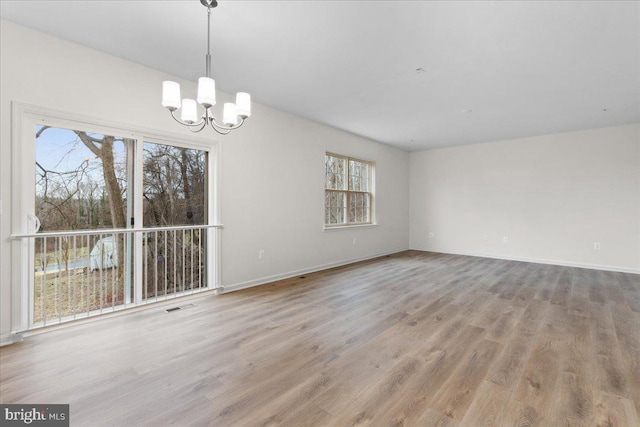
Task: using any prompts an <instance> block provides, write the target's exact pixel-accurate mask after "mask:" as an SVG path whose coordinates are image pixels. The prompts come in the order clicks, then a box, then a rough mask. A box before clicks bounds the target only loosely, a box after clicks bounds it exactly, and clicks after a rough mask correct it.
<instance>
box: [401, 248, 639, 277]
mask: <svg viewBox="0 0 640 427" xmlns="http://www.w3.org/2000/svg"><path fill="white" fill-rule="evenodd" d="M411 249H412V250H416V251H425V252H435V253H441V254H451V255H465V256H474V257H480V258H492V259H503V260H506V261H520V262H531V263H534V264H549V265H559V266H562V267H577V268H588V269H590V270H603V271H617V272H620V273H630V274H640V269H639V268H628V267H617V266H611V265H598V264H586V263H580V262H570V261H557V260H551V259H540V258H525V257H512V256H502V255H490V254H483V253H477V252H460V251H442V250H435V249H425V248H411Z"/></svg>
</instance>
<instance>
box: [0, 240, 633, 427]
mask: <svg viewBox="0 0 640 427" xmlns="http://www.w3.org/2000/svg"><path fill="white" fill-rule="evenodd" d="M639 279H640V276H638V275H633V274H625V273H618V272H608V271H597V270H586V269H578V268H569V267H560V266H551V265H541V264H527V263H522V262H516V261H504V260H497V259H486V258H479V257H466V256H458V255H449V254H437V253H431V252H420V251H407V252H403V253H399V254H394V255H391V256H385V257H381V258H377V259H373V260H368V261H364V262H360V263H355V264H351V265H347V266H342V267H336V268H332V269H329V270H325V271H320V272H315V273H310V274H305V275H300V276H297V277H292V278H290V279H286V280H281V281H278V282H274V283H270V284H267V285H263V286H259V287H255V288H250V289H244V290H241V291H238V292H233V293H227V294H223V295H218V296H214V295H203V296H199V297H195V298H192V299H191V300H190V302H193V303H194V305H195V306H194V307H193V308H191V309H189V310H184V311H178V312H174V313H173V314H169V313H167V312H166V311H165V308H166V307H159V308H153V307H152V308H150V309H148V310H145V311H139V312H135V313H131V314H126V315H122V316H119V317H113V318H109V319H102V320H96V321H94V322H89V323H86V324H78V325H72V326H68V327H65V328H60V329H57V330H55V329H54V330H52V331H50V332H47V333H42V334H37V335H33V336H30V337H28V338H27V339H26V340H25V341H24V342H21V343H17V344H15V345H11V346H7V347H2V348H0V402H2V403H33V402H40V403H68V404H70V405H71V414H72V422H71V425H78V426H83V425H88V426H114V425H127V426H129V425H131V426H136V425H153V426H159V425H193V426H215V427H219V426H234V427H236V426H241V427H244V426H247V427H249V426H251V427H252V426H296V427H298V426H348V425H371V426H404V427H410V426H420V427H422V426H429V427H430V426H454V427H462V426H496V427H500V426H525V425H527V426H542V427H549V426H556V425H558V426H559V425H574V426H577V425H585V426H587V425H588V426H633V427H637V426H639V425H640V424H639V421H638V419H639V417H638V413H639V411H640V311H639V310H638V309H639V308H640V280H639ZM114 408H117V410H114Z"/></svg>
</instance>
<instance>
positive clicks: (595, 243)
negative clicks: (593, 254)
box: [593, 242, 600, 251]
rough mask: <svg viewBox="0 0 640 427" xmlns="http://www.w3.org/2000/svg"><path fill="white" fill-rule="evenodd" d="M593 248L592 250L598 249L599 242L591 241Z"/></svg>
mask: <svg viewBox="0 0 640 427" xmlns="http://www.w3.org/2000/svg"><path fill="white" fill-rule="evenodd" d="M593 250H594V251H599V250H600V242H594V243H593Z"/></svg>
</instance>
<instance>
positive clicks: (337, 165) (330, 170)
mask: <svg viewBox="0 0 640 427" xmlns="http://www.w3.org/2000/svg"><path fill="white" fill-rule="evenodd" d="M346 168H347V164H346V160H345V159H343V158H341V157H335V156H330V155H326V156H325V188H327V189H330V190H346V188H345V182H344V176H345V172H346Z"/></svg>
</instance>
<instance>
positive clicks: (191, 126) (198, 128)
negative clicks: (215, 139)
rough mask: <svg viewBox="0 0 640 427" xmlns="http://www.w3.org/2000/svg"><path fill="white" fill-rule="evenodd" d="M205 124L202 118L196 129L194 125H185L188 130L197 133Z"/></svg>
mask: <svg viewBox="0 0 640 427" xmlns="http://www.w3.org/2000/svg"><path fill="white" fill-rule="evenodd" d="M206 125H207V122H206V121H204V120H203V121H202V124H201V125H200V126H199V127H197V129H196V126H194V125H188V126H187V127H188V128H189V130H190V131H191V132H193V133H198V132H200V131H201V130H202V129H204V127H205V126H206Z"/></svg>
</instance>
